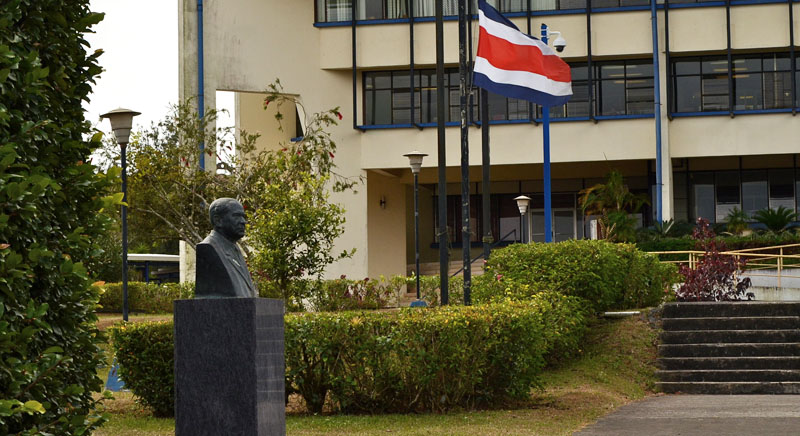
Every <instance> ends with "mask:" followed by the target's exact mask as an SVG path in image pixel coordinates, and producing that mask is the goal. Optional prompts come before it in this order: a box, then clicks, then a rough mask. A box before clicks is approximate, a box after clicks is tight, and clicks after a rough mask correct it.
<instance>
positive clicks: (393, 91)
mask: <svg viewBox="0 0 800 436" xmlns="http://www.w3.org/2000/svg"><path fill="white" fill-rule="evenodd" d="M444 82H445V83H444V86H445V97H444V100H445V105H447V106H448V107H449V108H450V111H449V115H450V117H451V118H449V119H448V120H447V121H456V120H458V119H460V114H459V98H458V92H459V91H458V71H457V70H455V69H452V68H450V69H448V70H446V72H445V77H444ZM410 83H411V78H410V77H409V73H408V71H379V72H372V71H370V72H365V73H364V123H365V124H366V125H381V124H409V123H411V96H410V93H409V86H410ZM451 96H455V99H454V100H451ZM453 116H455V118H452V117H453ZM414 118H415V122H417V123H435V122H436V121H437V120H436V70H422V71H414Z"/></svg>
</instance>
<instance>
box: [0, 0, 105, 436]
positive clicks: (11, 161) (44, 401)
mask: <svg viewBox="0 0 800 436" xmlns="http://www.w3.org/2000/svg"><path fill="white" fill-rule="evenodd" d="M101 19H102V14H96V13H92V12H91V11H90V10H89V1H88V0H77V1H72V2H63V1H55V0H35V1H34V0H10V1H4V2H2V6H0V362H2V363H0V434H4V435H7V434H14V435H47V434H55V435H60V436H61V435H79V434H86V433H88V432H91V430H92V429H93V428H96V427H97V426H98V425H99V424H101V423H102V422H103V421H104V420H103V418H102V417H100V416H98V414H96V413H95V412H94V410H93V409H94V407H95V405H96V404H95V400H94V399H93V397H92V393H93V392H99V390H100V388H101V386H102V381H101V380H100V379H99V378H98V377H97V375H96V368H97V365H98V364H99V363H100V358H99V357H98V355H99V353H100V349H99V347H98V341H99V337H98V332H97V329H96V328H95V327H94V321H95V320H96V317H95V315H94V313H93V312H94V307H95V304H96V301H97V295H96V293H94V292H93V291H92V289H91V288H90V286H89V285H90V283H89V278H88V275H87V270H86V266H85V265H86V263H87V261H88V260H89V259H90V258H91V257H92V255H93V254H94V253H93V252H94V250H95V248H96V247H95V246H94V245H93V241H94V238H95V237H96V236H97V235H100V234H102V232H103V230H104V225H105V221H104V219H103V218H102V217H101V216H99V215H100V211H101V209H102V208H103V207H107V208H112V207H113V206H114V200H113V199H112V198H108V199H106V200H107V201H105V202H104V201H103V195H105V194H106V189H107V188H108V187H109V186H110V182H109V181H108V179H106V178H105V176H98V175H97V174H95V168H94V166H92V165H90V164H88V163H87V162H88V160H89V159H90V157H91V154H92V151H93V150H94V149H95V148H97V146H98V145H99V140H100V138H99V135H96V136H95V137H94V138H92V140H90V141H85V140H84V135H88V134H90V127H89V124H88V123H87V122H86V121H84V115H83V108H82V107H81V103H82V102H83V101H84V100H86V99H87V98H88V95H89V93H90V92H91V84H92V83H93V82H94V77H95V76H96V75H97V74H98V73H100V66H99V65H98V64H97V57H98V56H99V54H100V53H99V52H96V53H94V54H88V53H86V47H87V46H88V43H87V42H86V40H85V39H84V34H85V33H86V32H89V31H90V29H91V27H92V26H93V25H94V24H96V23H98V22H99V21H100V20H101ZM112 175H113V174H112Z"/></svg>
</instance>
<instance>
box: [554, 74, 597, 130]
mask: <svg viewBox="0 0 800 436" xmlns="http://www.w3.org/2000/svg"><path fill="white" fill-rule="evenodd" d="M570 68H571V70H572V98H570V99H569V101H568V102H567V104H565V105H562V106H555V107H552V108H550V116H551V117H552V118H564V117H588V116H589V82H588V78H589V76H588V71H589V69H588V67H587V65H586V64H585V63H575V64H570Z"/></svg>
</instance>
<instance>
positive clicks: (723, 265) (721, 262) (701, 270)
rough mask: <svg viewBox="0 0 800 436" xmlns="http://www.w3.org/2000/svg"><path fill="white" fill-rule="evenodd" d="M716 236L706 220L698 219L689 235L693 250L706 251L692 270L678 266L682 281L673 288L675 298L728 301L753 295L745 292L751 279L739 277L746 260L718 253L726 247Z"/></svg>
mask: <svg viewBox="0 0 800 436" xmlns="http://www.w3.org/2000/svg"><path fill="white" fill-rule="evenodd" d="M715 236H716V235H714V232H713V231H712V230H711V229H710V227H709V225H708V221H707V220H705V219H703V218H698V219H697V227H696V228H695V230H694V233H693V234H692V238H693V239H694V240H695V241H696V247H695V249H697V250H703V251H704V252H705V254H704V255H703V257H701V258H700V261H699V263H698V264H697V266H696V267H695V268H694V269H691V268H689V267H688V266H687V265H681V269H680V272H681V274H682V275H683V276H684V282H683V284H681V286H680V288H678V289H677V291H675V294H676V296H677V298H678V301H730V300H742V299H745V298H749V297H751V296H752V293H747V288H749V287H750V278H749V277H745V278H743V279H739V278H738V277H739V276H740V275H741V274H742V272H744V268H745V266H746V264H747V259H746V258H743V257H734V256H731V255H723V254H720V252H721V251H725V250H726V249H727V247H726V246H725V243H724V242H720V241H717V240H716V239H715Z"/></svg>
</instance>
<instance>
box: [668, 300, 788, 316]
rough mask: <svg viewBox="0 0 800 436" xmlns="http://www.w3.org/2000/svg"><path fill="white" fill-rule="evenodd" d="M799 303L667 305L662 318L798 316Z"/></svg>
mask: <svg viewBox="0 0 800 436" xmlns="http://www.w3.org/2000/svg"><path fill="white" fill-rule="evenodd" d="M798 315H800V301H791V302H786V301H712V302H683V303H667V304H665V305H664V309H663V311H662V315H661V316H662V317H663V318H664V319H667V318H680V317H708V316H717V317H747V316H798Z"/></svg>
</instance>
